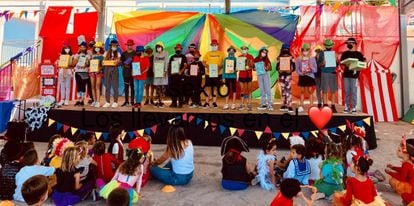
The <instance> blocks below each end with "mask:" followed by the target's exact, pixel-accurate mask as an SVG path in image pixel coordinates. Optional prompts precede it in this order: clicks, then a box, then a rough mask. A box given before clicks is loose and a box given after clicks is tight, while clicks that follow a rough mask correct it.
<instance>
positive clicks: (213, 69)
mask: <svg viewBox="0 0 414 206" xmlns="http://www.w3.org/2000/svg"><path fill="white" fill-rule="evenodd" d="M208 70H209V72H210V75H209V76H210V77H211V78H217V77H218V66H217V64H210V65H208Z"/></svg>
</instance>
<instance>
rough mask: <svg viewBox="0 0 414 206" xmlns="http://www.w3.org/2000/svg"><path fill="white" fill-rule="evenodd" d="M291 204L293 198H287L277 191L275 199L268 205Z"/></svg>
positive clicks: (291, 205) (287, 205)
mask: <svg viewBox="0 0 414 206" xmlns="http://www.w3.org/2000/svg"><path fill="white" fill-rule="evenodd" d="M282 205H283V206H293V199H288V198H286V197H285V196H283V195H282V193H281V192H279V193H277V195H276V197H275V199H273V201H272V203H270V206H282Z"/></svg>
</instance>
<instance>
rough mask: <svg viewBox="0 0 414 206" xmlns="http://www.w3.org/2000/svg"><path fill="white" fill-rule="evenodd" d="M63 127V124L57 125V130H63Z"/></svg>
mask: <svg viewBox="0 0 414 206" xmlns="http://www.w3.org/2000/svg"><path fill="white" fill-rule="evenodd" d="M62 127H63V124H62V123H59V122H58V123H56V130H60V129H62Z"/></svg>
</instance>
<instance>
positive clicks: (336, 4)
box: [332, 1, 341, 12]
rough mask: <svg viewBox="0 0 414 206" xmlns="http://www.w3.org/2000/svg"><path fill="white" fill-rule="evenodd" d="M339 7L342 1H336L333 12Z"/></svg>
mask: <svg viewBox="0 0 414 206" xmlns="http://www.w3.org/2000/svg"><path fill="white" fill-rule="evenodd" d="M339 7H341V2H340V1H337V2H336V3H335V5H334V6H333V7H332V12H335V11H336V10H338V9H339Z"/></svg>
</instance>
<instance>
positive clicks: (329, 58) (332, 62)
mask: <svg viewBox="0 0 414 206" xmlns="http://www.w3.org/2000/svg"><path fill="white" fill-rule="evenodd" d="M323 55H324V57H325V67H336V58H335V52H334V51H325V52H324V53H323Z"/></svg>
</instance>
